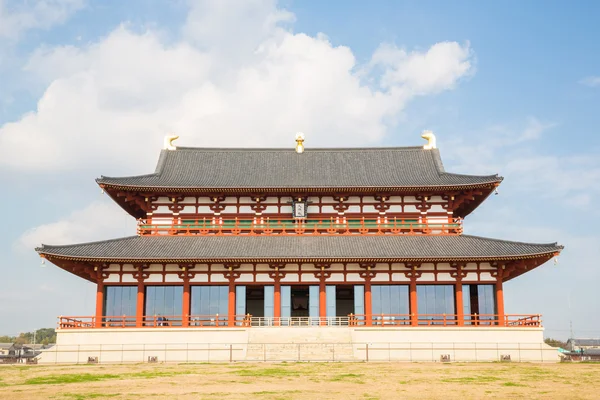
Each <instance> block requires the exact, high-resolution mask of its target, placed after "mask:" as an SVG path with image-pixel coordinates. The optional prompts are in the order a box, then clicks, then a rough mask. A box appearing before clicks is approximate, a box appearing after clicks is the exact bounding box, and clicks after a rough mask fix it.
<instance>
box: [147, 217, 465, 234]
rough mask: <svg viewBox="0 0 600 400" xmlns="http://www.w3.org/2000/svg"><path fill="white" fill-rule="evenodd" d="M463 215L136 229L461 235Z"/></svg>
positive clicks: (183, 222)
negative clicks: (447, 218) (440, 218)
mask: <svg viewBox="0 0 600 400" xmlns="http://www.w3.org/2000/svg"><path fill="white" fill-rule="evenodd" d="M462 232H463V223H462V218H453V219H451V220H450V221H448V222H445V223H444V222H441V221H435V222H432V221H425V222H420V221H418V220H416V219H398V218H395V217H394V218H389V219H388V218H375V219H366V218H359V219H350V218H343V217H339V218H333V217H332V218H329V219H290V218H287V219H286V218H270V217H265V218H259V217H256V218H248V219H242V218H234V219H226V218H218V217H215V218H210V219H207V218H203V219H201V220H200V219H195V220H189V219H185V218H184V219H178V220H174V221H173V222H171V223H165V222H162V221H161V222H160V223H153V222H150V223H149V221H148V220H146V219H139V220H138V228H137V233H138V235H140V236H146V235H167V236H195V235H200V236H211V235H373V234H376V235H460V234H462Z"/></svg>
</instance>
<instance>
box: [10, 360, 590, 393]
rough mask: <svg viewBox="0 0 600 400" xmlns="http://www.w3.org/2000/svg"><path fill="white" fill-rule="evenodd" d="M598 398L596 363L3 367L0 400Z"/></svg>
mask: <svg viewBox="0 0 600 400" xmlns="http://www.w3.org/2000/svg"><path fill="white" fill-rule="evenodd" d="M105 398H110V399H115V400H117V399H119V400H120V399H286V400H287V399H365V400H366V399H399V398H407V399H441V398H443V399H485V398H490V399H493V398H503V399H516V398H523V399H598V398H600V364H528V363H522V364H516V363H513V364H500V363H491V364H478V363H468V364H465V363H452V364H439V363H426V364H425V363H423V364H414V363H413V364H408V363H385V364H383V363H381V364H379V363H329V364H324V363H290V364H286V363H279V364H247V363H239V364H238V363H236V364H178V365H176V364H156V365H152V364H151V365H148V364H135V365H91V366H88V365H70V366H61V365H57V366H16V365H4V366H3V365H0V399H3V400H13V399H14V400H20V399H23V400H35V399H57V400H62V399H75V400H79V399H105Z"/></svg>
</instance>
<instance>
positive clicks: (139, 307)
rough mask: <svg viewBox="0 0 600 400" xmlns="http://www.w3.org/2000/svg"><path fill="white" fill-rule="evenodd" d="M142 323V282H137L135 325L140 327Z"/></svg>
mask: <svg viewBox="0 0 600 400" xmlns="http://www.w3.org/2000/svg"><path fill="white" fill-rule="evenodd" d="M143 325H144V283H143V282H138V286H137V301H136V304H135V326H136V327H138V328H141V327H142V326H143Z"/></svg>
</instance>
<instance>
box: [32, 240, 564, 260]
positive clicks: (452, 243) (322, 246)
mask: <svg viewBox="0 0 600 400" xmlns="http://www.w3.org/2000/svg"><path fill="white" fill-rule="evenodd" d="M562 248H563V247H562V246H559V245H557V244H556V243H551V244H532V243H521V242H512V241H506V240H497V239H488V238H483V237H478V236H469V235H459V236H408V235H406V236H405V235H383V236H375V235H374V236H369V235H355V236H227V237H223V236H133V237H125V238H121V239H113V240H106V241H100V242H93V243H83V244H76V245H67V246H48V245H43V246H42V247H40V248H37V249H36V250H37V251H38V252H39V253H40V254H46V255H54V256H60V257H68V258H76V259H79V258H82V259H105V260H110V259H122V260H138V259H139V260H142V259H144V260H153V259H155V260H170V259H173V260H175V259H177V260H182V259H194V260H200V259H209V260H212V259H232V260H233V259H259V260H260V259H370V258H371V259H419V258H422V259H440V260H444V259H476V258H481V259H493V258H501V257H523V256H531V255H543V254H549V253H553V252H558V251H560V250H562Z"/></svg>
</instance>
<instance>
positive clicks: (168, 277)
mask: <svg viewBox="0 0 600 400" xmlns="http://www.w3.org/2000/svg"><path fill="white" fill-rule="evenodd" d="M165 282H183V281H182V280H181V278H179V275H177V274H166V275H165Z"/></svg>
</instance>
